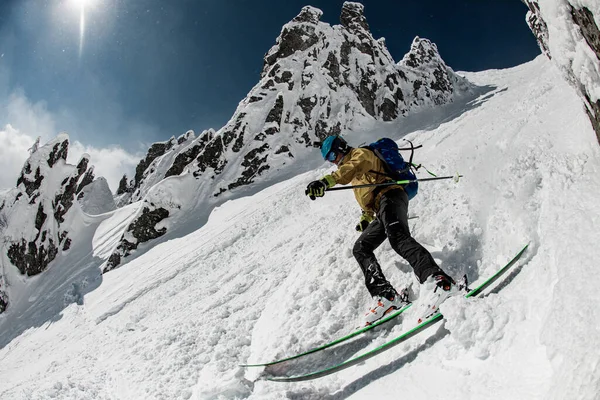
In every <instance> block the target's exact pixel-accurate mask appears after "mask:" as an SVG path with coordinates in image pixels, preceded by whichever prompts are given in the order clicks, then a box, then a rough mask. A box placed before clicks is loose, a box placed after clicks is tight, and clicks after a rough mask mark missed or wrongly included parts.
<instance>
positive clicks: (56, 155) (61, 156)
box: [48, 140, 69, 168]
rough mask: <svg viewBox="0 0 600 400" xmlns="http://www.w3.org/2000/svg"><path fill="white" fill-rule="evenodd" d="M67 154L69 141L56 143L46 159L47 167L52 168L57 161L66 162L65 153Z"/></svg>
mask: <svg viewBox="0 0 600 400" xmlns="http://www.w3.org/2000/svg"><path fill="white" fill-rule="evenodd" d="M68 152H69V141H68V140H63V141H62V142H60V143H56V144H55V145H54V148H53V149H52V152H51V153H50V156H49V157H48V166H49V167H50V168H52V167H53V166H54V164H56V163H57V162H58V160H64V161H66V160H67V153H68Z"/></svg>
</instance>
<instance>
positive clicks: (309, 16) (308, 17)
mask: <svg viewBox="0 0 600 400" xmlns="http://www.w3.org/2000/svg"><path fill="white" fill-rule="evenodd" d="M322 16H323V11H321V10H319V9H318V8H315V7H312V6H305V7H302V10H301V11H300V14H298V15H297V16H296V17H294V19H293V20H292V21H293V22H307V23H309V24H314V25H316V24H317V23H319V21H320V20H321V17H322Z"/></svg>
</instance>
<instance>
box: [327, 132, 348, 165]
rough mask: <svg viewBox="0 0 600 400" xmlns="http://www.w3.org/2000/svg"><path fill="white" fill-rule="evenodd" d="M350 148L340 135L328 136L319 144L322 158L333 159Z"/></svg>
mask: <svg viewBox="0 0 600 400" xmlns="http://www.w3.org/2000/svg"><path fill="white" fill-rule="evenodd" d="M349 150H350V147H349V146H348V143H347V142H346V141H345V140H344V139H343V138H342V137H341V136H328V137H327V138H326V139H325V140H324V141H323V143H322V144H321V155H322V156H323V159H324V160H327V161H333V160H335V159H336V157H337V156H338V155H339V154H340V153H341V154H346V153H347V152H348V151H349Z"/></svg>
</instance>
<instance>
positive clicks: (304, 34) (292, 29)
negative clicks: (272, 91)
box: [261, 6, 321, 77]
mask: <svg viewBox="0 0 600 400" xmlns="http://www.w3.org/2000/svg"><path fill="white" fill-rule="evenodd" d="M319 13H321V11H320V10H317V9H315V8H314V7H310V6H306V7H304V8H303V9H302V11H301V12H300V14H298V16H297V17H296V18H298V21H296V22H305V21H304V20H306V23H304V24H291V25H290V24H288V25H285V26H284V27H283V30H282V32H281V35H280V36H279V39H278V42H277V45H276V46H274V47H273V48H272V49H271V51H269V53H267V55H265V60H264V66H263V72H262V74H261V77H264V76H265V74H266V73H267V71H268V70H269V69H270V67H271V66H272V65H273V64H275V62H277V61H278V60H281V59H283V58H286V57H289V56H291V55H292V54H294V53H295V52H296V51H304V50H307V49H308V48H310V47H311V46H313V45H315V44H316V43H317V42H318V40H319V37H318V36H317V35H316V34H315V28H314V24H316V23H317V22H318V18H316V20H315V17H316V15H319V18H320V14H319ZM308 21H310V22H308Z"/></svg>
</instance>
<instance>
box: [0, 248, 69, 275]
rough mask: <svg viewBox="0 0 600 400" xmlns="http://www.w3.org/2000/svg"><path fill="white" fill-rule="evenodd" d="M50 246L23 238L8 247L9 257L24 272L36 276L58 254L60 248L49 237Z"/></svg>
mask: <svg viewBox="0 0 600 400" xmlns="http://www.w3.org/2000/svg"><path fill="white" fill-rule="evenodd" d="M47 247H48V248H46V246H45V245H41V246H39V247H38V246H36V244H35V242H29V243H27V241H26V240H25V239H21V241H20V242H14V243H12V244H11V245H10V246H9V248H8V252H7V255H8V258H9V259H10V262H11V263H12V264H13V265H14V266H16V267H17V268H18V269H19V271H20V272H21V273H22V274H25V275H27V276H34V275H37V274H39V273H41V272H42V271H44V270H45V269H46V267H48V264H50V263H51V262H52V261H53V260H54V259H55V258H56V254H58V249H57V248H56V246H55V245H54V241H53V240H52V239H48V245H47Z"/></svg>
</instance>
